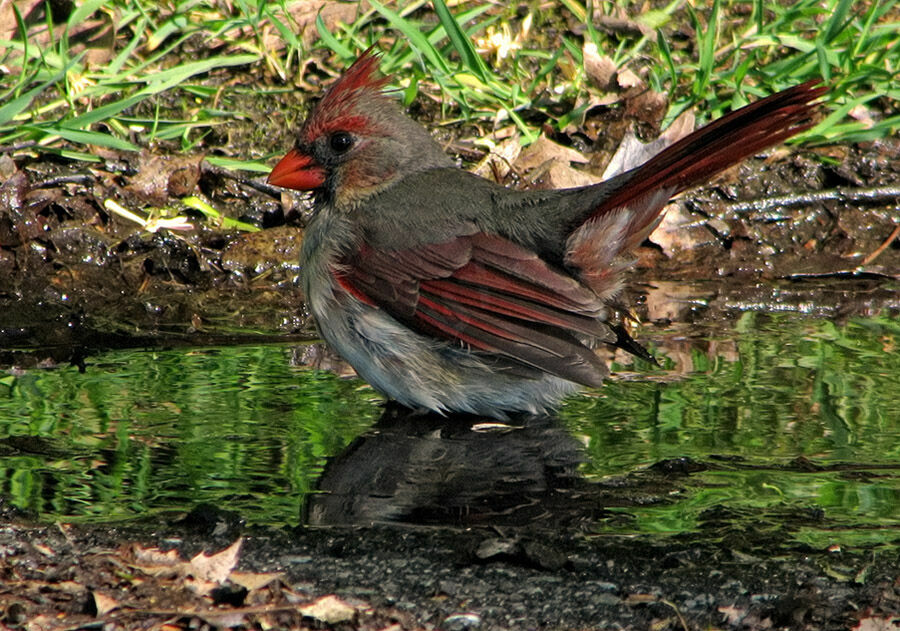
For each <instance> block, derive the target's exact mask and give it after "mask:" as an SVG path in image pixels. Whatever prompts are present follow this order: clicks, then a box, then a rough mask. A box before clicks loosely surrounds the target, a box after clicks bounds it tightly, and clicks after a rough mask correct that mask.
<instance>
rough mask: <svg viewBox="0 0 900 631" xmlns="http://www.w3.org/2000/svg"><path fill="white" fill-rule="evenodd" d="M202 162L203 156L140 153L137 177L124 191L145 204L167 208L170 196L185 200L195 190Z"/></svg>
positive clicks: (133, 178) (132, 179)
mask: <svg viewBox="0 0 900 631" xmlns="http://www.w3.org/2000/svg"><path fill="white" fill-rule="evenodd" d="M202 160H203V156H202V155H195V156H169V155H160V154H154V153H151V152H149V151H146V150H145V151H141V153H140V155H139V156H138V164H137V174H136V175H135V176H134V177H132V178H131V181H130V182H129V183H128V186H126V187H125V188H126V190H128V191H129V192H131V193H133V194H134V195H136V196H137V197H138V199H140V200H141V201H143V202H146V203H148V204H152V205H154V206H164V205H165V204H166V203H168V201H169V198H170V197H184V196H186V195H188V194H190V193H192V192H194V191H195V190H196V187H197V183H198V182H199V181H200V162H201V161H202Z"/></svg>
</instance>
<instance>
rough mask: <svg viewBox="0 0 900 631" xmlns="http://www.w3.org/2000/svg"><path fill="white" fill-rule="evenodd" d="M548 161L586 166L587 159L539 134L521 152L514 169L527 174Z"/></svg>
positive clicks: (579, 153) (577, 152)
mask: <svg viewBox="0 0 900 631" xmlns="http://www.w3.org/2000/svg"><path fill="white" fill-rule="evenodd" d="M548 161H553V162H559V163H562V164H565V165H566V166H568V165H569V163H571V162H575V163H577V164H587V162H588V159H587V158H586V157H585V156H584V155H583V154H582V153H581V152H579V151H576V150H575V149H572V148H571V147H564V146H562V145H561V144H559V143H557V142H553V141H552V140H550V139H549V138H547V137H546V136H544V135H543V134H541V135H540V136H539V137H538V139H537V140H535V141H534V142H533V143H531V144H530V145H528V146H527V147H526V148H525V149H524V150H523V151H522V153H521V155H520V156H519V159H518V160H516V162H515V167H516V169H518V170H519V171H521V172H527V171H530V170H531V169H535V168H537V167H539V166H541V165H543V164H544V163H545V162H548Z"/></svg>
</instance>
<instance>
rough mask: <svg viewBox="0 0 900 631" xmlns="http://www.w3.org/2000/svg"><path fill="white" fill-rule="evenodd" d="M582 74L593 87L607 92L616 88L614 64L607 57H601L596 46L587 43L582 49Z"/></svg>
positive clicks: (610, 58)
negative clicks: (584, 74) (583, 73)
mask: <svg viewBox="0 0 900 631" xmlns="http://www.w3.org/2000/svg"><path fill="white" fill-rule="evenodd" d="M582 54H583V55H584V72H585V73H586V74H587V76H588V78H589V79H590V80H591V83H592V84H593V85H594V87H596V88H598V89H600V90H603V91H609V90H613V89H614V88H615V87H616V85H617V84H616V82H615V78H616V64H615V62H614V61H613V60H612V57H610V56H609V55H601V54H600V51H599V50H598V49H597V45H596V44H594V43H593V42H587V43H586V44H585V45H584V47H583V48H582Z"/></svg>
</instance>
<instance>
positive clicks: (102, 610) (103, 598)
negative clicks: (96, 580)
mask: <svg viewBox="0 0 900 631" xmlns="http://www.w3.org/2000/svg"><path fill="white" fill-rule="evenodd" d="M91 597H92V598H93V599H94V608H95V609H96V610H97V617H98V618H100V617H102V616H105V615H106V614H108V613H109V612H110V611H112V610H113V609H118V608H119V601H117V600H116V599H115V598H112V597H111V596H107V595H106V594H104V593H103V592H98V591H92V592H91Z"/></svg>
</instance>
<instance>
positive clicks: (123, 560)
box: [0, 508, 900, 631]
mask: <svg viewBox="0 0 900 631" xmlns="http://www.w3.org/2000/svg"><path fill="white" fill-rule="evenodd" d="M804 519H805V520H810V519H815V516H814V515H806V516H798V515H792V516H788V515H784V516H782V521H783V523H790V522H791V521H792V520H793V521H797V520H801V521H802V520H804ZM4 521H5V522H6V523H5V525H3V526H2V527H0V554H2V557H0V558H2V563H0V568H2V569H0V573H2V577H0V578H2V581H0V615H2V621H3V623H4V624H5V625H6V628H25V629H79V628H85V629H86V628H101V627H102V628H103V629H121V628H128V629H135V628H155V629H160V628H167V629H179V628H192V629H196V628H201V629H202V628H229V627H230V628H238V629H265V628H273V627H274V628H312V629H321V628H329V627H330V628H338V629H387V628H390V629H397V630H399V629H434V628H439V629H448V630H451V629H453V630H456V629H539V628H548V629H635V630H637V629H640V630H645V629H810V630H812V629H815V630H817V631H827V630H832V629H834V630H838V629H888V628H894V626H893V625H896V624H897V622H898V611H900V587H898V581H897V564H896V554H880V553H879V552H878V551H876V550H855V551H853V552H843V551H841V550H840V549H839V548H834V549H825V550H823V549H811V548H806V547H803V546H797V545H793V546H791V545H784V544H783V542H781V541H780V540H779V537H778V536H777V535H775V536H774V537H773V535H772V533H771V532H769V533H765V532H763V531H762V530H760V531H759V532H757V533H752V532H750V533H730V536H729V533H727V532H725V533H723V532H721V531H720V530H719V529H718V528H717V520H716V519H715V516H710V519H709V520H708V524H707V526H706V528H705V529H704V531H703V532H700V533H697V534H694V535H691V536H680V537H671V538H668V539H666V538H661V539H660V538H646V537H638V538H635V537H618V536H605V537H602V538H597V537H590V536H586V535H584V534H579V533H577V532H572V531H558V530H553V531H550V530H547V529H546V528H541V527H540V526H535V527H532V528H530V529H524V530H523V529H510V528H470V529H451V528H444V527H405V528H404V527H400V526H370V527H353V528H349V527H329V528H300V529H293V530H275V529H258V528H251V529H247V530H246V531H245V532H244V533H243V541H242V543H243V545H242V549H241V553H240V557H241V558H240V561H239V565H238V568H239V570H240V573H237V572H234V573H231V574H228V579H226V580H225V581H223V583H222V584H221V585H219V586H217V587H216V588H214V589H210V590H209V591H206V592H204V591H202V590H200V589H198V588H197V586H196V581H197V580H199V572H194V573H193V574H191V572H190V571H188V572H182V573H180V574H179V573H173V572H168V571H166V567H165V564H164V563H162V562H161V561H159V560H151V558H153V557H154V556H157V555H161V554H162V551H165V550H170V549H176V550H177V551H178V553H177V556H178V558H180V559H184V560H187V559H196V558H198V557H197V556H196V555H199V554H200V553H201V552H203V551H208V552H209V553H210V554H212V553H215V552H218V551H220V550H223V549H227V547H228V546H229V544H232V542H233V541H234V540H235V537H236V535H237V533H238V532H239V531H240V530H241V528H240V525H239V518H238V517H237V516H235V515H229V514H219V513H217V512H216V511H215V510H214V509H211V508H207V509H206V511H205V512H202V511H201V512H200V513H199V514H197V515H194V519H193V520H190V521H182V522H180V523H175V524H168V525H159V523H158V522H157V524H155V525H145V526H143V527H135V526H129V527H110V526H100V527H98V526H77V525H76V526H72V525H61V526H56V525H55V526H42V527H41V526H39V527H30V526H25V525H21V524H18V523H16V521H9V519H8V518H7V519H5V520H4ZM217 533H218V534H217ZM156 546H158V550H157V549H156V548H155V547H156ZM151 555H152V556H151ZM201 558H202V557H201ZM270 573H275V575H274V576H273V575H272V574H270ZM329 595H336V596H337V599H336V601H337V602H338V603H340V604H341V605H342V606H343V608H339V609H338V612H334V611H330V612H324V613H323V612H320V611H318V610H315V609H310V607H312V606H313V605H315V604H319V605H322V604H323V602H331V603H332V604H334V601H335V599H333V598H332V599H327V598H325V597H327V596H329ZM304 612H305V613H304Z"/></svg>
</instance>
